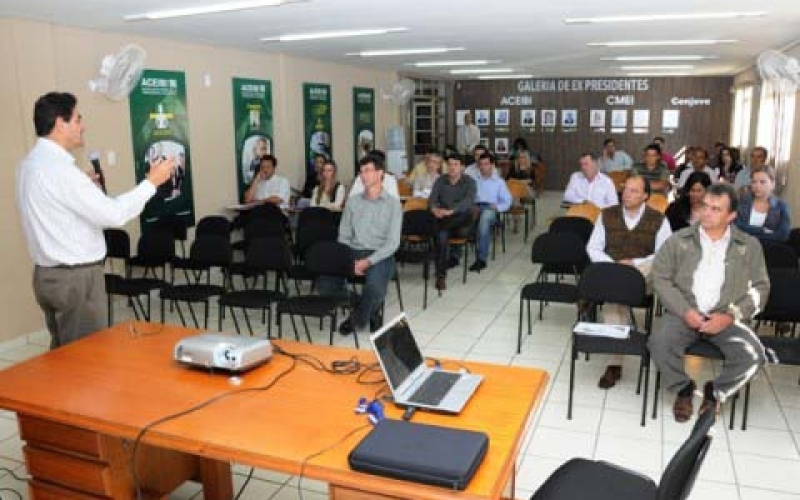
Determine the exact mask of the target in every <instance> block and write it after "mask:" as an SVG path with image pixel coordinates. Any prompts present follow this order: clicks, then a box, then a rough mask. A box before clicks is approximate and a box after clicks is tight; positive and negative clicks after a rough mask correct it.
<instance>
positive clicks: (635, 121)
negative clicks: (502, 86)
mask: <svg viewBox="0 0 800 500" xmlns="http://www.w3.org/2000/svg"><path fill="white" fill-rule="evenodd" d="M492 111H494V113H492ZM559 111H560V114H559ZM608 111H610V113H609V112H608ZM471 112H472V110H469V109H459V110H457V111H456V125H463V124H464V117H465V116H466V115H467V113H471ZM492 114H493V115H494V116H492ZM537 114H538V120H537ZM580 114H581V113H579V111H578V110H577V109H562V110H556V109H540V110H537V109H529V108H522V109H520V110H519V126H520V127H523V128H535V127H537V126H538V127H541V128H555V127H557V126H558V125H560V126H561V128H577V127H578V123H579V121H580V119H581V118H580ZM629 115H630V120H629ZM472 116H473V119H474V123H475V125H477V126H478V127H491V126H494V127H509V126H511V110H510V109H509V108H498V109H494V110H489V109H476V110H474V114H473V115H472ZM609 116H610V119H611V122H610V124H609V123H608V118H609ZM492 118H494V120H492ZM588 118H589V128H592V129H605V128H606V127H607V126H608V125H610V126H611V128H612V129H627V128H628V126H629V124H632V126H633V128H634V129H635V130H636V129H648V128H650V110H649V109H633V110H628V109H612V110H605V109H592V110H589V117H588ZM679 122H680V111H679V110H677V109H665V110H663V112H662V120H661V128H663V129H677V128H678V125H679Z"/></svg>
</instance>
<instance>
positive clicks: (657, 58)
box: [600, 55, 719, 62]
mask: <svg viewBox="0 0 800 500" xmlns="http://www.w3.org/2000/svg"><path fill="white" fill-rule="evenodd" d="M706 59H719V56H699V55H689V56H617V57H601V58H600V60H601V61H629V62H633V61H703V60H706Z"/></svg>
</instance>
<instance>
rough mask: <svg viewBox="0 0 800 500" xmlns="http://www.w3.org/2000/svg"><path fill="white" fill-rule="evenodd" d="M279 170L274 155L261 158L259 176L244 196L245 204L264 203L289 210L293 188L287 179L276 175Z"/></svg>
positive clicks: (257, 175) (254, 178)
mask: <svg viewBox="0 0 800 500" xmlns="http://www.w3.org/2000/svg"><path fill="white" fill-rule="evenodd" d="M277 168H278V159H277V158H275V157H274V156H272V155H264V156H262V157H261V163H260V168H259V171H258V174H256V176H255V177H253V182H252V183H251V184H250V188H248V189H247V192H246V193H245V194H244V202H245V203H252V202H254V201H263V202H264V203H272V204H273V205H277V206H278V207H279V208H281V209H283V210H286V209H287V208H289V197H290V196H291V187H290V186H289V181H288V179H286V177H283V176H281V175H277V174H275V169H277Z"/></svg>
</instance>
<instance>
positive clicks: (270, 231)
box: [244, 217, 286, 241]
mask: <svg viewBox="0 0 800 500" xmlns="http://www.w3.org/2000/svg"><path fill="white" fill-rule="evenodd" d="M273 236H276V237H277V236H280V237H284V238H285V237H286V226H285V225H284V223H283V221H281V220H280V219H276V218H275V217H256V218H252V219H250V222H248V223H247V225H246V226H245V227H244V239H245V240H246V241H250V240H254V239H256V238H269V237H273Z"/></svg>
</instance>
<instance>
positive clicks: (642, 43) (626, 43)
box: [586, 39, 739, 47]
mask: <svg viewBox="0 0 800 500" xmlns="http://www.w3.org/2000/svg"><path fill="white" fill-rule="evenodd" d="M738 41H739V40H711V39H700V40H622V41H619V42H590V43H587V44H586V45H588V46H589V47H646V46H652V47H657V46H671V45H719V44H721V43H736V42H738Z"/></svg>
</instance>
